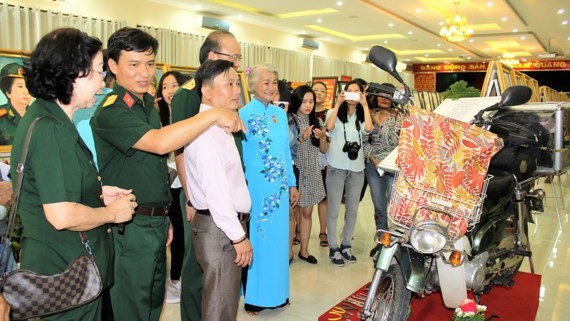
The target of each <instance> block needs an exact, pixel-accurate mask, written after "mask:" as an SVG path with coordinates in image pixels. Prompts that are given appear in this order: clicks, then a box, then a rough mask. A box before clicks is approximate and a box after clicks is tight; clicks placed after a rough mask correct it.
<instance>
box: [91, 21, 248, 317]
mask: <svg viewBox="0 0 570 321" xmlns="http://www.w3.org/2000/svg"><path fill="white" fill-rule="evenodd" d="M157 50H158V42H157V40H156V39H154V38H153V37H152V36H151V35H150V34H148V33H146V32H144V31H142V30H140V29H136V28H122V29H120V30H118V31H116V32H115V33H113V35H111V37H110V38H109V40H108V43H107V53H108V57H109V61H108V66H109V69H110V71H111V72H112V73H113V74H114V75H115V78H116V83H115V86H114V88H113V92H111V93H110V94H109V95H108V96H107V98H106V99H105V100H103V103H102V104H101V105H100V106H99V107H98V109H97V111H96V112H95V115H94V116H93V118H92V120H91V126H92V128H93V133H94V138H95V148H96V150H97V157H98V159H99V169H100V172H101V176H102V178H103V182H104V183H105V184H116V185H118V186H122V187H124V188H127V189H132V190H133V194H135V195H137V203H138V204H139V206H138V207H137V209H136V210H135V214H136V215H135V216H134V218H133V220H132V221H131V222H130V223H128V224H126V225H125V226H124V227H121V226H117V227H114V228H113V236H114V241H115V266H114V268H115V270H114V273H115V283H114V285H113V286H112V288H111V303H112V308H113V315H114V319H115V320H117V321H123V320H129V321H131V320H133V321H135V320H149V321H157V320H159V318H160V313H161V311H162V305H163V300H164V284H165V274H166V246H165V244H166V245H167V244H168V242H169V240H167V239H171V237H167V236H168V234H169V233H168V227H169V221H168V216H167V214H168V207H169V204H170V201H171V196H170V190H169V175H168V170H167V166H166V160H167V157H166V156H167V154H168V153H169V152H171V151H174V150H178V149H179V148H181V147H183V146H185V145H187V144H188V143H190V142H191V141H192V140H193V139H195V138H196V137H197V136H199V135H200V134H201V133H203V132H204V131H205V130H206V129H207V128H209V127H210V126H211V125H214V124H215V125H217V126H220V127H222V128H224V129H226V130H227V131H238V130H243V128H244V126H243V123H242V122H241V121H240V120H239V118H238V116H237V113H235V112H232V111H227V112H215V113H210V114H208V115H205V116H204V117H200V116H202V113H201V114H200V115H198V116H196V117H194V118H192V119H188V120H186V121H182V122H179V123H177V124H173V125H170V126H166V127H163V128H161V127H160V119H159V114H158V111H157V110H156V108H154V106H153V103H154V99H153V97H152V96H151V95H149V94H148V93H147V90H148V86H149V85H150V83H151V81H152V79H153V78H154V76H155V72H156V65H155V55H156V52H157ZM198 117H200V118H198ZM123 228H124V230H123ZM170 235H171V234H170Z"/></svg>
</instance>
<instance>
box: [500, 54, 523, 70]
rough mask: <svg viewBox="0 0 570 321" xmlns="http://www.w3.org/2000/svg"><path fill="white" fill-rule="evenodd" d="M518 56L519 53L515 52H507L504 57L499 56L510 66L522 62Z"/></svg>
mask: <svg viewBox="0 0 570 321" xmlns="http://www.w3.org/2000/svg"><path fill="white" fill-rule="evenodd" d="M516 56H517V55H515V54H514V53H508V52H505V53H504V54H503V56H502V57H501V56H499V59H500V60H501V62H502V63H504V64H505V65H507V66H510V67H514V66H516V65H518V64H520V61H519V60H518V59H515V57H516Z"/></svg>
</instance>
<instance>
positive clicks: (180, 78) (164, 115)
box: [155, 70, 186, 126]
mask: <svg viewBox="0 0 570 321" xmlns="http://www.w3.org/2000/svg"><path fill="white" fill-rule="evenodd" d="M170 75H172V76H174V78H175V79H176V82H177V83H178V85H179V86H182V85H183V84H184V82H185V81H186V77H184V75H182V73H181V72H179V71H176V70H171V71H167V72H165V73H164V74H162V77H160V81H159V82H158V86H157V87H156V97H155V98H160V100H159V101H158V113H159V115H160V123H161V124H162V126H167V125H170V108H168V104H167V103H166V101H165V100H164V96H162V84H163V83H164V79H165V78H166V77H168V76H170Z"/></svg>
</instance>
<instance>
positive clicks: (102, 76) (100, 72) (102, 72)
mask: <svg viewBox="0 0 570 321" xmlns="http://www.w3.org/2000/svg"><path fill="white" fill-rule="evenodd" d="M93 71H94V72H96V73H98V74H99V75H101V78H103V79H105V77H107V71H97V70H93Z"/></svg>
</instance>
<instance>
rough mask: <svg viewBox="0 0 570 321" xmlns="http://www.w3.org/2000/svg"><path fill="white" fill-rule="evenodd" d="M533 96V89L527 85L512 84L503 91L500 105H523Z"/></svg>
mask: <svg viewBox="0 0 570 321" xmlns="http://www.w3.org/2000/svg"><path fill="white" fill-rule="evenodd" d="M530 97H532V89H530V87H527V86H511V87H508V88H507V89H505V91H503V94H502V95H501V101H500V102H499V107H508V106H517V105H522V104H524V103H526V102H528V101H529V100H530Z"/></svg>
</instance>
